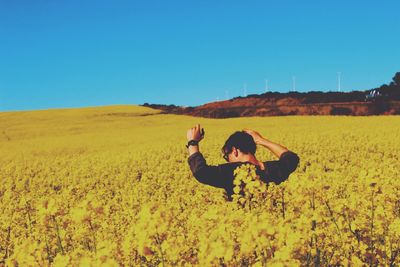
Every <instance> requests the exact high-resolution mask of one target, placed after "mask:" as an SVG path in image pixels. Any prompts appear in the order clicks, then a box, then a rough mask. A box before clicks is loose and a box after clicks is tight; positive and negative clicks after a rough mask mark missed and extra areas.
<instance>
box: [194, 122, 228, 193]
mask: <svg viewBox="0 0 400 267" xmlns="http://www.w3.org/2000/svg"><path fill="white" fill-rule="evenodd" d="M200 129H201V128H200V124H197V125H196V126H195V127H193V128H191V129H189V130H188V131H187V140H188V150H189V158H188V163H189V166H190V170H191V171H192V173H193V176H194V177H195V178H196V180H197V181H199V182H200V183H203V184H207V185H211V186H215V187H220V188H224V187H226V183H227V181H226V179H224V178H225V177H226V170H227V168H226V164H222V165H218V166H212V165H208V164H207V162H206V160H205V159H204V157H203V155H202V154H201V153H200V148H199V144H198V143H199V142H200V141H201V140H202V139H203V138H204V131H201V130H200ZM192 140H194V141H195V142H194V143H195V144H190V141H192ZM196 143H197V144H196ZM224 166H225V167H224Z"/></svg>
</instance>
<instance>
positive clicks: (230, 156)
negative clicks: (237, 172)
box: [224, 147, 238, 162]
mask: <svg viewBox="0 0 400 267" xmlns="http://www.w3.org/2000/svg"><path fill="white" fill-rule="evenodd" d="M237 152H238V151H237V149H236V148H235V147H233V148H232V151H231V152H230V153H225V154H224V159H225V160H226V161H227V162H234V161H235V154H237Z"/></svg>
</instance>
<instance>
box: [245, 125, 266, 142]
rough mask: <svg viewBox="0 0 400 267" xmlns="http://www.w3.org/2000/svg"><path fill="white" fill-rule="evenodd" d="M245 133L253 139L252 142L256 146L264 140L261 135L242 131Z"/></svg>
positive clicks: (247, 130)
mask: <svg viewBox="0 0 400 267" xmlns="http://www.w3.org/2000/svg"><path fill="white" fill-rule="evenodd" d="M243 131H245V132H246V133H248V134H250V135H251V136H252V137H253V140H254V142H255V143H256V144H257V145H258V144H260V143H261V141H262V140H263V139H264V138H263V137H262V136H261V134H259V133H258V132H256V131H253V130H250V129H243Z"/></svg>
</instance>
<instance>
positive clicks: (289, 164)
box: [264, 150, 300, 184]
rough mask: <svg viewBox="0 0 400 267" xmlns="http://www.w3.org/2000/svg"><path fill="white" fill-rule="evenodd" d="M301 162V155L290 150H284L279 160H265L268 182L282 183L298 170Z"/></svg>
mask: <svg viewBox="0 0 400 267" xmlns="http://www.w3.org/2000/svg"><path fill="white" fill-rule="evenodd" d="M299 162H300V158H299V156H298V155H297V154H296V153H294V152H292V151H290V150H289V151H286V152H283V153H282V154H281V156H280V157H279V160H272V161H265V162H264V165H265V171H266V177H267V178H266V179H267V181H266V182H274V183H276V184H280V183H282V182H283V181H285V180H286V179H287V178H288V177H289V174H291V173H292V172H294V171H295V170H296V168H297V166H298V164H299Z"/></svg>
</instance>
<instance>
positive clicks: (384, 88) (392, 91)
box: [376, 72, 400, 100]
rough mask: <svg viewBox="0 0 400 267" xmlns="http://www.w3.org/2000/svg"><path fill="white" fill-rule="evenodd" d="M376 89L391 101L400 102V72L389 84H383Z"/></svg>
mask: <svg viewBox="0 0 400 267" xmlns="http://www.w3.org/2000/svg"><path fill="white" fill-rule="evenodd" d="M376 89H378V90H379V92H380V93H381V94H382V95H384V96H386V97H388V98H389V99H390V100H400V72H396V74H395V75H394V77H393V78H392V81H391V82H390V83H389V84H383V85H381V87H379V88H376Z"/></svg>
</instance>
